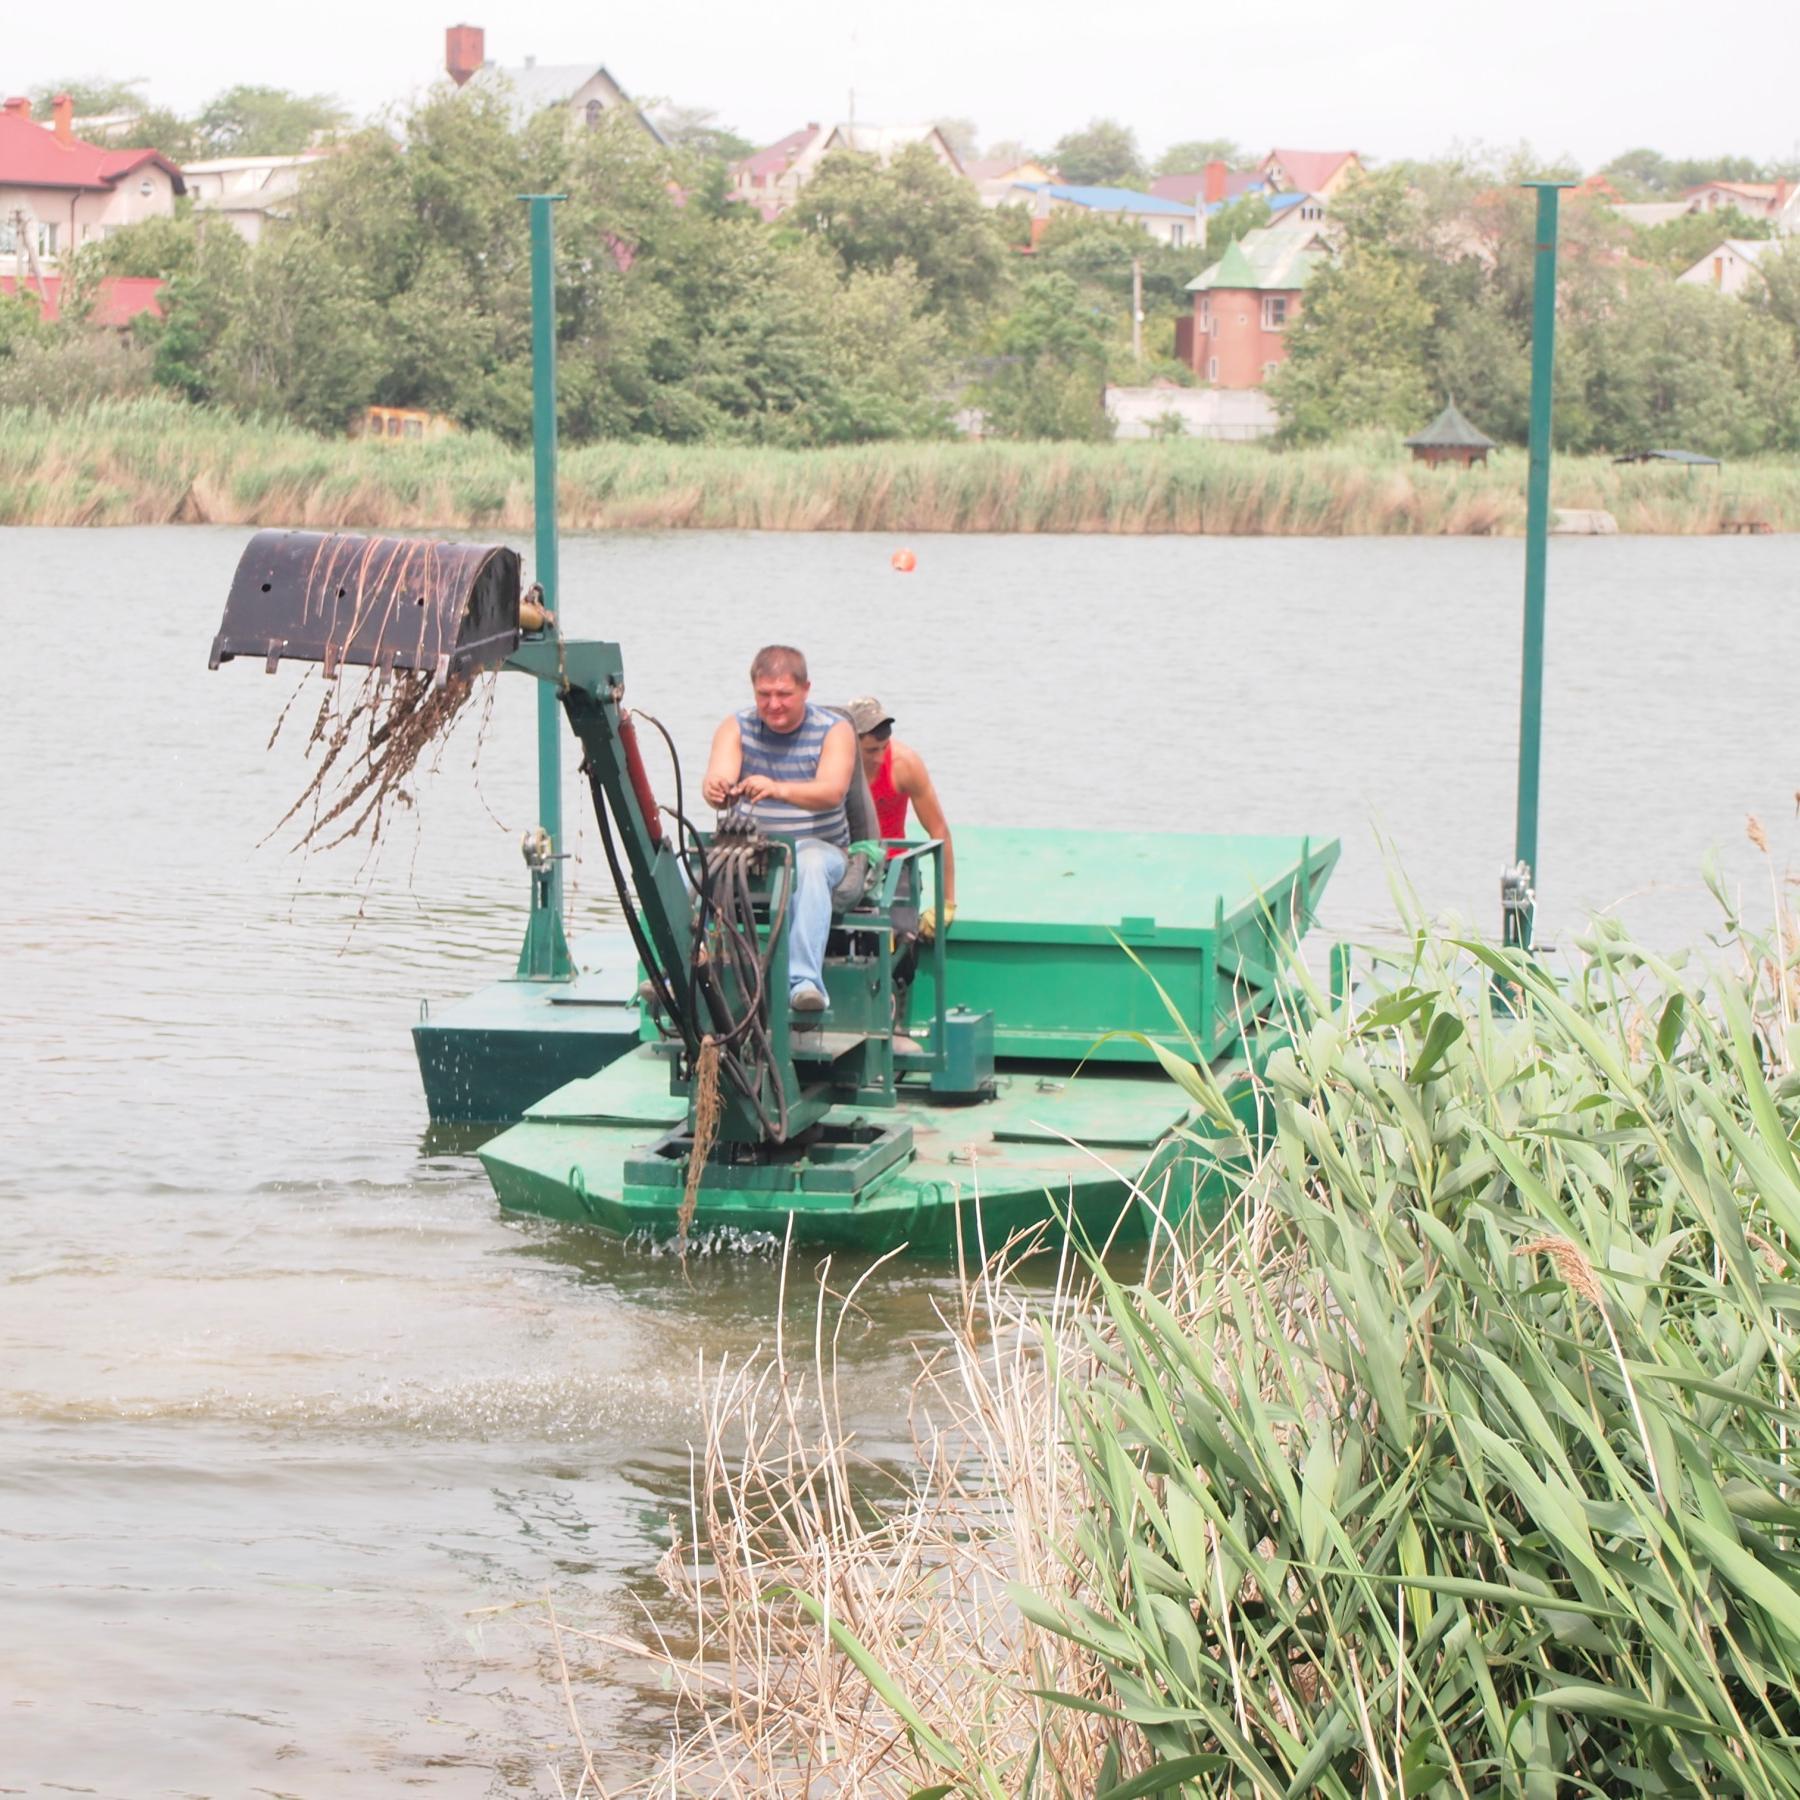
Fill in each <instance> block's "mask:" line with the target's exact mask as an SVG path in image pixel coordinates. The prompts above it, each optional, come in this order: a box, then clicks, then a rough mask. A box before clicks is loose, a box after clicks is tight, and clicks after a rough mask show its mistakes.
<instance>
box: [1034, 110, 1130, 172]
mask: <svg viewBox="0 0 1800 1800" xmlns="http://www.w3.org/2000/svg"><path fill="white" fill-rule="evenodd" d="M1050 159H1051V161H1052V162H1054V163H1055V164H1056V166H1057V168H1058V169H1060V170H1061V171H1062V178H1063V180H1064V181H1068V182H1072V183H1074V184H1075V185H1076V186H1078V187H1089V186H1099V187H1136V186H1138V185H1140V184H1141V183H1142V181H1143V180H1144V159H1143V158H1142V157H1141V156H1140V155H1139V154H1138V143H1137V134H1136V132H1134V131H1132V130H1131V129H1130V127H1128V126H1125V125H1121V124H1119V123H1118V121H1117V120H1115V119H1090V120H1089V121H1088V124H1087V129H1086V130H1085V131H1071V132H1070V133H1069V134H1068V135H1067V136H1066V137H1062V138H1058V139H1057V141H1056V145H1055V147H1054V148H1053V149H1052V150H1051V152H1050Z"/></svg>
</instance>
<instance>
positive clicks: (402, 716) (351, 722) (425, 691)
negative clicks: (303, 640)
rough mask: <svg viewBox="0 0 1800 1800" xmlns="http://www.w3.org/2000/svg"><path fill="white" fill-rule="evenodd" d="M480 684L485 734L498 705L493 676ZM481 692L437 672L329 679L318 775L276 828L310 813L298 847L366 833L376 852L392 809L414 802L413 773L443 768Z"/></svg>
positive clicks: (315, 731) (321, 711)
mask: <svg viewBox="0 0 1800 1800" xmlns="http://www.w3.org/2000/svg"><path fill="white" fill-rule="evenodd" d="M480 685H481V688H482V691H483V693H484V694H485V696H486V698H485V701H484V703H483V705H482V709H481V715H482V735H483V736H485V734H486V725H487V718H488V714H489V712H490V711H491V709H492V706H493V694H494V682H493V677H492V676H489V677H488V678H487V679H486V680H485V681H483V682H482V683H481V684H480ZM305 691H306V684H305V683H303V684H302V685H301V688H300V689H299V691H298V692H296V694H295V695H294V700H293V701H290V702H289V707H288V708H285V709H283V712H282V717H281V720H280V721H278V722H277V724H276V726H275V730H274V731H273V732H272V733H270V736H269V743H270V745H271V746H273V745H274V742H275V740H276V738H277V737H279V736H280V734H281V729H282V724H283V723H284V722H285V721H286V718H287V712H288V710H289V709H291V707H292V706H293V704H294V703H295V702H297V701H298V700H299V698H300V695H301V694H302V693H304V692H305ZM474 692H475V689H474V685H473V684H472V683H470V682H469V681H468V680H467V679H464V678H461V677H456V676H453V677H451V678H450V679H448V680H446V681H445V682H444V683H443V684H442V685H441V686H438V685H434V683H433V681H432V678H431V677H430V676H429V675H425V674H422V673H420V672H418V671H415V670H407V671H403V672H400V673H396V674H393V675H383V674H381V673H380V672H379V671H378V670H370V671H369V672H368V673H367V674H366V675H365V676H364V677H363V678H362V680H361V681H359V682H347V681H346V680H345V679H344V678H343V677H342V676H334V677H332V679H331V680H329V681H327V682H326V684H325V692H324V694H323V696H322V697H321V698H320V701H319V707H318V711H317V712H316V713H315V714H314V717H313V722H312V730H311V732H310V734H309V735H308V737H307V740H306V755H307V758H308V760H309V761H313V772H312V779H311V780H310V781H308V782H307V784H306V786H305V787H304V788H303V789H302V790H301V792H300V794H299V795H298V796H297V797H296V799H295V800H294V803H293V805H291V806H290V807H289V808H288V809H287V811H286V812H285V813H284V814H282V816H281V819H280V821H279V822H278V823H277V825H276V827H275V830H276V831H279V830H281V828H282V826H284V825H286V824H288V823H289V821H290V820H292V819H294V818H295V817H296V816H299V815H305V816H306V823H305V825H304V827H303V829H302V830H301V832H300V836H299V838H298V840H297V842H296V844H295V848H296V849H300V850H329V849H331V848H332V847H333V846H335V845H338V844H342V843H345V842H348V841H349V840H351V839H353V838H363V839H365V840H366V841H367V843H368V844H369V847H370V848H371V849H374V848H376V847H377V846H378V845H379V844H380V842H381V837H382V833H383V831H384V830H385V829H386V825H387V821H388V818H389V816H390V814H391V812H392V809H393V808H395V807H401V808H410V807H411V806H412V805H413V802H414V793H413V778H414V776H415V774H416V773H417V771H418V768H419V765H420V764H421V763H422V762H423V763H425V764H426V767H427V768H428V769H430V768H433V767H435V766H436V759H437V756H438V753H439V752H440V751H441V750H442V748H443V745H444V743H445V741H446V739H448V737H449V736H450V733H451V732H452V731H453V730H454V729H455V727H456V723H457V721H458V720H459V719H460V718H461V717H462V715H463V713H464V712H465V710H466V709H467V708H468V706H469V703H470V701H471V699H472V697H473V695H474ZM477 755H479V740H478V741H477ZM314 759H316V760H314ZM270 835H271V836H273V835H274V834H273V833H271V834H270Z"/></svg>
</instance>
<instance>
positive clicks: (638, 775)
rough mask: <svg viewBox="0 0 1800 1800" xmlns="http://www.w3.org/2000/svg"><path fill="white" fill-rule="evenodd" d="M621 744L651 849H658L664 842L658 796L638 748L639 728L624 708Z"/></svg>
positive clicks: (621, 713) (620, 719)
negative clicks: (648, 833) (652, 790)
mask: <svg viewBox="0 0 1800 1800" xmlns="http://www.w3.org/2000/svg"><path fill="white" fill-rule="evenodd" d="M619 742H620V743H621V744H623V745H624V746H625V773H626V774H627V775H629V776H630V777H631V791H632V792H633V793H634V794H636V795H637V803H638V807H639V810H640V811H641V812H642V813H643V815H644V824H645V825H646V826H647V827H648V828H649V831H650V843H651V847H652V848H656V847H658V846H660V845H661V843H662V841H663V828H662V814H661V813H659V812H658V811H657V810H656V795H655V794H654V793H652V792H651V790H650V774H649V771H648V770H647V769H646V768H645V767H644V753H643V752H642V751H641V750H640V749H639V748H638V735H637V726H636V724H634V723H633V721H632V717H631V714H630V713H628V712H626V711H625V710H624V708H623V707H621V708H620V709H619Z"/></svg>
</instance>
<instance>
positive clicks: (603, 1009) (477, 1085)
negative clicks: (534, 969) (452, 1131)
mask: <svg viewBox="0 0 1800 1800" xmlns="http://www.w3.org/2000/svg"><path fill="white" fill-rule="evenodd" d="M571 950H572V954H573V958H574V963H575V969H574V972H572V973H571V974H569V975H567V976H566V977H562V978H556V979H548V980H546V979H543V978H532V977H527V976H514V977H511V978H510V979H508V980H505V981H495V982H491V983H490V984H489V985H488V986H487V987H484V988H478V989H476V991H475V992H474V993H472V994H466V995H464V996H463V998H461V999H460V1000H455V1001H452V1002H451V1003H450V1004H448V1005H445V1006H439V1007H432V1006H430V1005H429V1004H422V1005H421V1006H420V1008H419V1020H418V1023H417V1024H416V1025H414V1026H413V1034H412V1035H413V1049H414V1051H415V1052H416V1053H417V1055H418V1059H419V1079H420V1080H421V1082H423V1084H424V1087H425V1104H426V1106H427V1107H428V1108H429V1109H430V1112H431V1121H432V1123H433V1124H434V1125H444V1124H463V1125H510V1124H512V1123H513V1121H514V1120H516V1119H520V1118H523V1117H524V1114H525V1109H526V1108H527V1107H528V1106H530V1105H531V1103H532V1102H533V1101H534V1100H540V1099H542V1098H543V1096H544V1095H545V1094H547V1093H548V1092H550V1090H551V1089H552V1088H558V1087H561V1086H562V1085H563V1084H564V1083H565V1082H569V1081H574V1080H576V1079H577V1078H579V1077H580V1076H583V1075H592V1074H593V1073H594V1072H595V1071H596V1070H598V1069H603V1068H604V1067H605V1066H606V1065H607V1064H608V1063H610V1062H613V1061H615V1060H616V1059H617V1058H619V1057H621V1056H623V1055H624V1054H625V1053H626V1052H627V1051H628V1050H631V1049H632V1048H634V1047H635V1046H636V1044H637V1042H638V1040H639V1037H640V1035H641V1031H640V1020H639V1017H638V1000H637V983H638V969H637V952H636V951H635V950H633V949H632V947H631V939H630V938H629V937H628V936H627V935H626V934H625V932H624V931H623V930H619V931H614V932H596V933H594V934H592V935H591V936H586V937H582V938H578V939H577V940H576V941H575V943H574V944H573V945H572V946H571Z"/></svg>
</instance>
